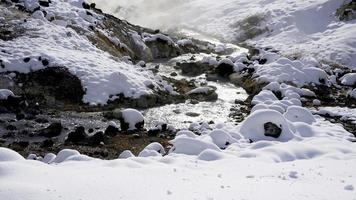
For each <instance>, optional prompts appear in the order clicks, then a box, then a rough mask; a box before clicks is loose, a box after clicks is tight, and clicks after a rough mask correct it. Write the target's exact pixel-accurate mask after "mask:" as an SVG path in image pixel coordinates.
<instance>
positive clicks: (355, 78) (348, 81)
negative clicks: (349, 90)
mask: <svg viewBox="0 0 356 200" xmlns="http://www.w3.org/2000/svg"><path fill="white" fill-rule="evenodd" d="M341 83H342V84H343V85H349V86H353V85H355V84H356V73H349V74H346V75H344V76H343V77H341Z"/></svg>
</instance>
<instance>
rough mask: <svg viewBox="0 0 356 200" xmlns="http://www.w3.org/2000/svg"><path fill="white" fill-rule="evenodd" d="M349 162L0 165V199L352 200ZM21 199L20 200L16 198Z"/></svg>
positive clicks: (182, 159)
mask: <svg viewBox="0 0 356 200" xmlns="http://www.w3.org/2000/svg"><path fill="white" fill-rule="evenodd" d="M355 164H356V161H355V159H352V160H335V159H329V158H323V159H316V160H299V161H295V162H285V163H267V162H261V161H258V160H254V159H241V158H238V159H237V158H231V159H223V160H220V161H215V162H206V161H201V160H197V159H196V158H193V157H187V156H176V157H165V158H158V159H151V158H140V159H129V160H114V161H100V160H94V161H82V162H72V161H71V162H65V163H61V164H58V165H47V164H43V163H40V162H36V161H17V162H0V170H1V179H0V180H1V181H0V188H1V189H0V195H1V196H2V198H4V199H6V200H16V199H28V200H42V199H43V200H48V199H64V200H73V199H83V200H91V199H93V200H94V199H107V200H109V199H131V200H134V199H137V200H138V199H142V197H144V199H199V200H200V199H203V200H206V199H277V200H279V199H281V200H282V199H295V200H302V199H314V200H316V199H344V200H353V199H355V196H356V193H355V190H354V189H353V187H355V182H356V172H355V170H354V169H353V167H352V166H355ZM24 197H25V198H24Z"/></svg>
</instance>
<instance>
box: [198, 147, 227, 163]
mask: <svg viewBox="0 0 356 200" xmlns="http://www.w3.org/2000/svg"><path fill="white" fill-rule="evenodd" d="M224 158H226V155H225V154H223V153H221V152H218V151H214V150H211V149H207V150H204V151H203V152H201V153H200V154H199V155H198V159H199V160H204V161H216V160H221V159H224Z"/></svg>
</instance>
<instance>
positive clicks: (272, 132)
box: [264, 122, 282, 138]
mask: <svg viewBox="0 0 356 200" xmlns="http://www.w3.org/2000/svg"><path fill="white" fill-rule="evenodd" d="M264 129H265V136H268V137H273V138H279V136H281V133H282V129H281V128H279V127H278V126H277V125H275V124H273V123H272V122H268V123H265V124H264Z"/></svg>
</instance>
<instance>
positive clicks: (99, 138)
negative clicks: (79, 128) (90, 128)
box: [89, 131, 105, 145]
mask: <svg viewBox="0 0 356 200" xmlns="http://www.w3.org/2000/svg"><path fill="white" fill-rule="evenodd" d="M104 138H105V136H104V133H103V132H102V131H99V132H97V133H95V134H94V135H93V136H91V137H90V138H89V143H90V144H91V145H100V143H102V142H104Z"/></svg>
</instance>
